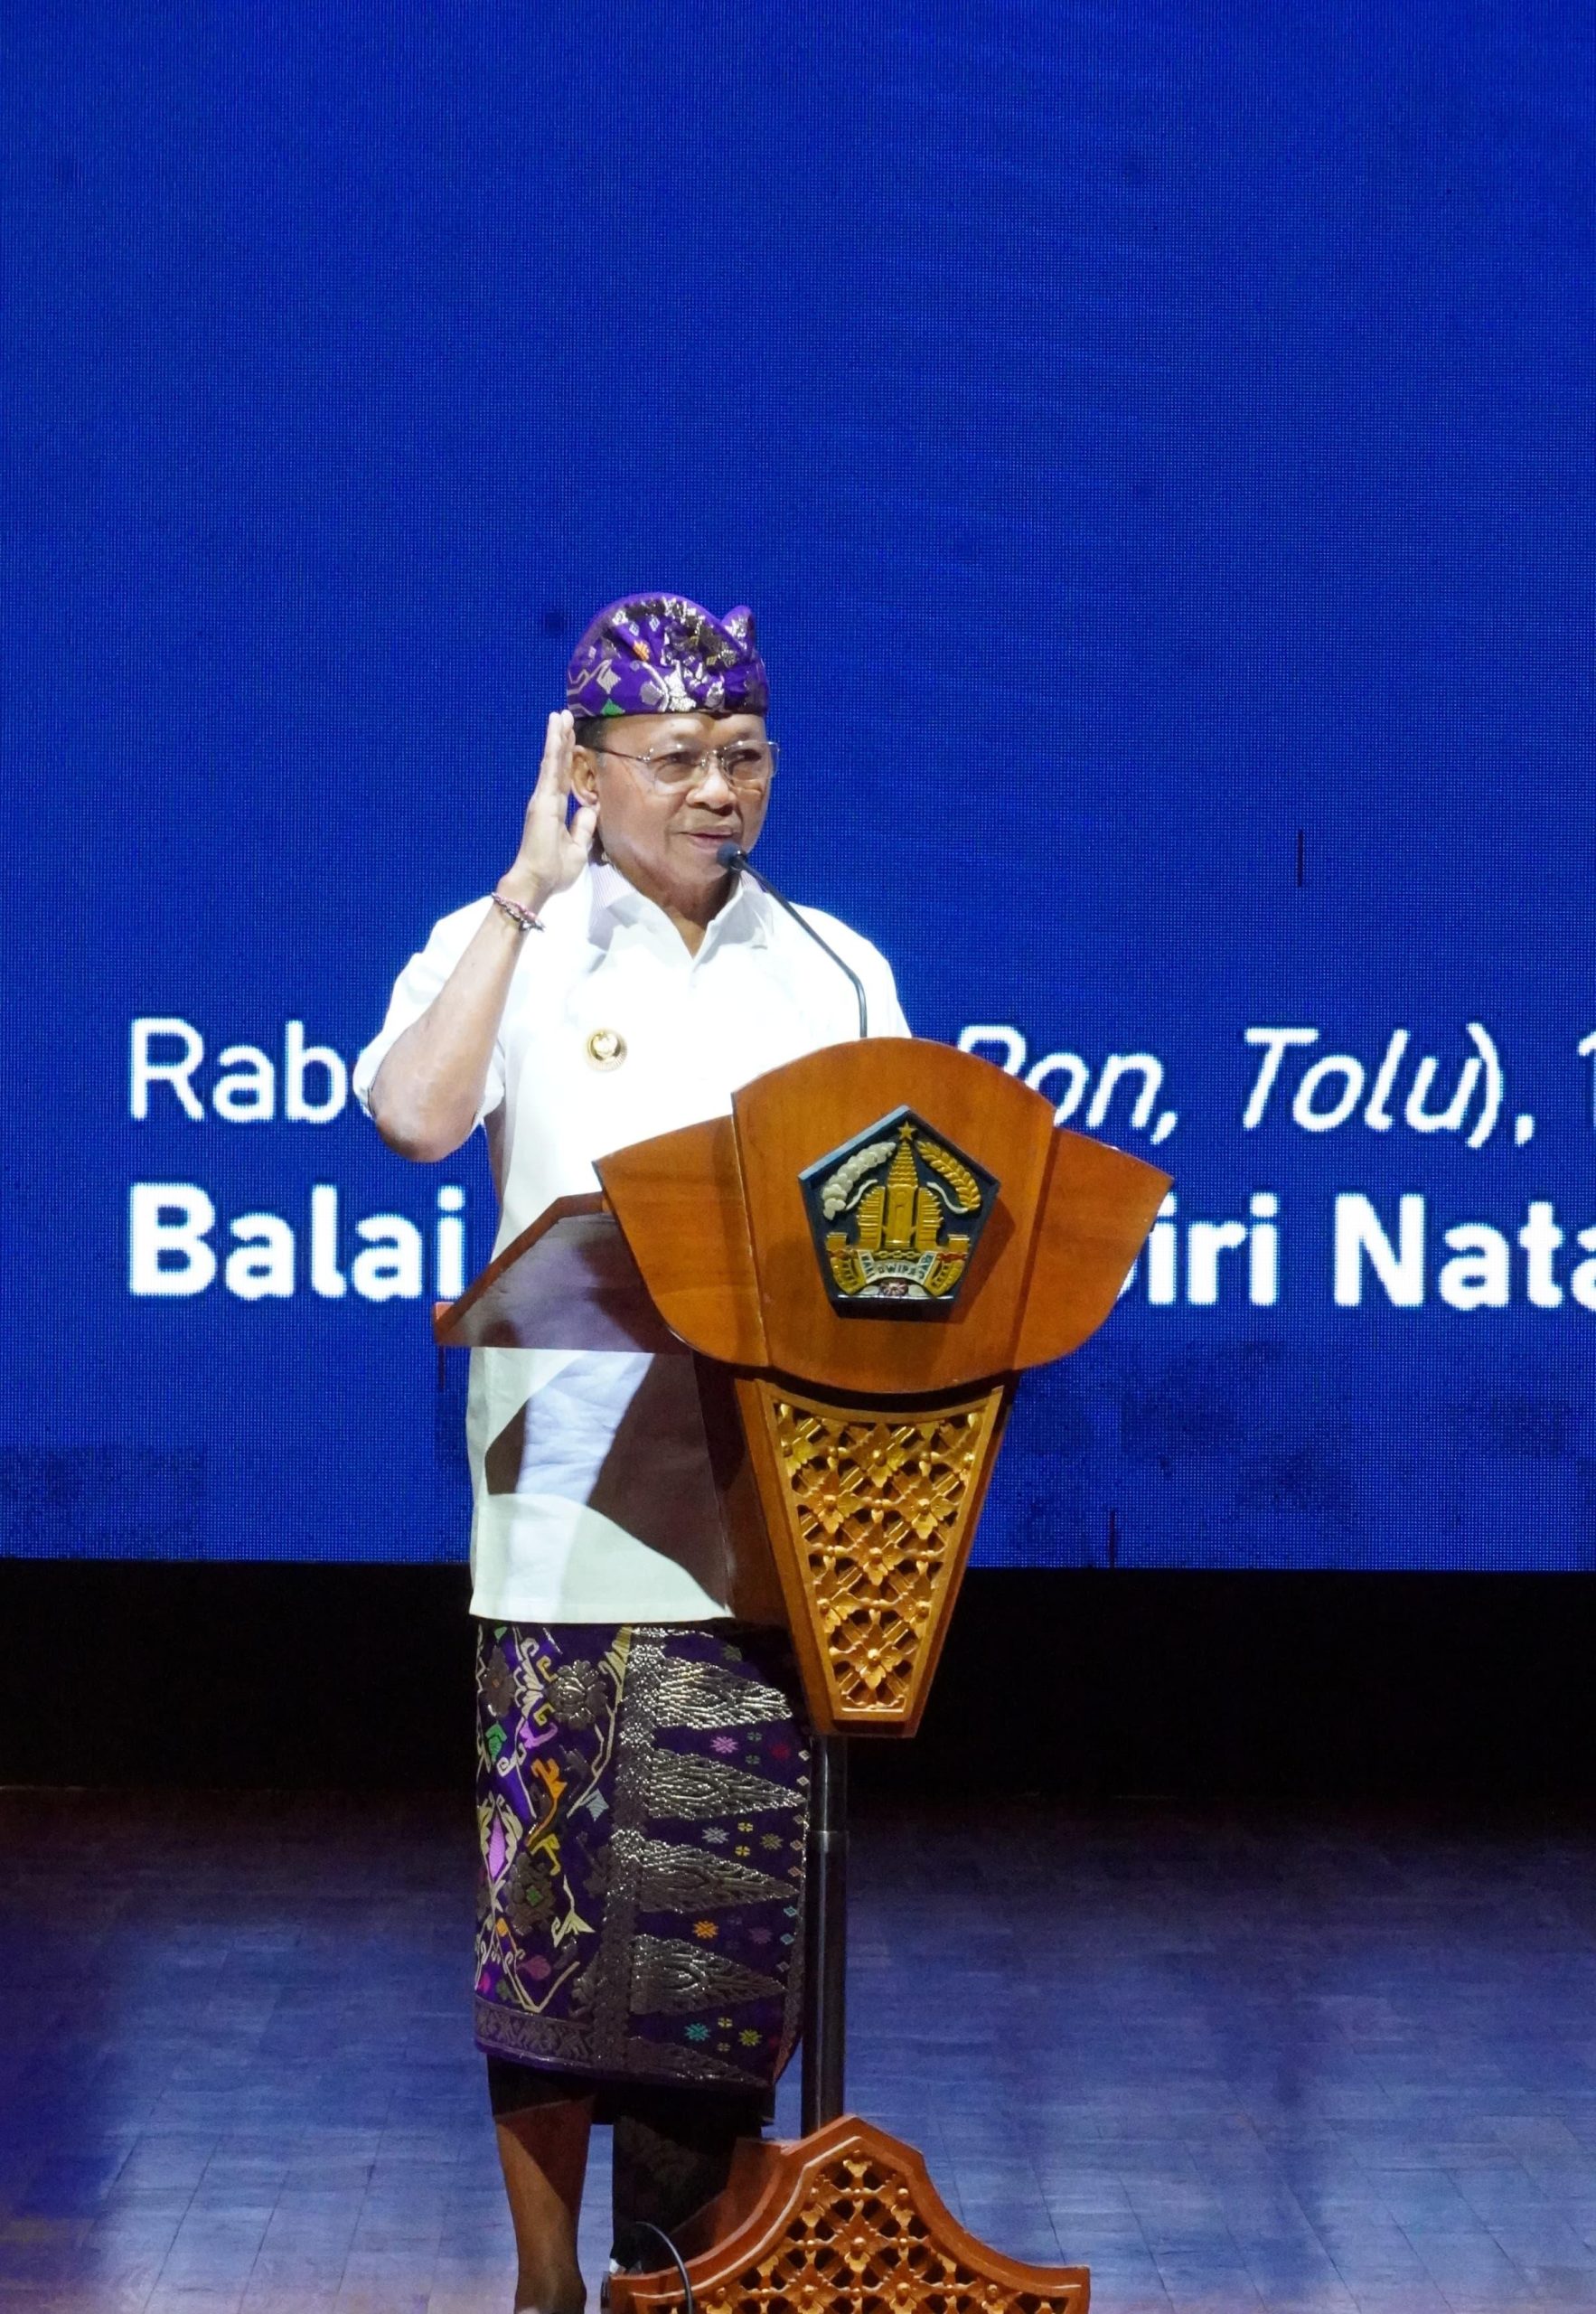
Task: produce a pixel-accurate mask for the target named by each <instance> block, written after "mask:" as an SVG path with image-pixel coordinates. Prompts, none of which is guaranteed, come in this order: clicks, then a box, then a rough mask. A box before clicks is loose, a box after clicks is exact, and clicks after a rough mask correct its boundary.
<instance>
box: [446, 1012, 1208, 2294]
mask: <svg viewBox="0 0 1596 2314" xmlns="http://www.w3.org/2000/svg"><path fill="white" fill-rule="evenodd" d="M597 1170H598V1174H599V1178H600V1180H601V1181H602V1182H603V1185H604V1190H603V1195H602V1197H599V1196H589V1197H579V1198H566V1199H560V1200H559V1201H558V1202H557V1203H556V1204H554V1205H553V1206H551V1207H550V1208H549V1210H548V1211H547V1212H546V1213H544V1214H542V1215H541V1216H540V1218H539V1219H538V1220H537V1221H535V1222H534V1223H533V1224H532V1225H531V1227H530V1228H529V1229H527V1230H525V1231H524V1232H523V1233H522V1235H521V1237H519V1238H518V1239H517V1240H516V1241H515V1243H514V1244H513V1245H512V1246H507V1247H506V1249H505V1250H504V1252H503V1253H502V1254H501V1255H500V1256H498V1257H497V1258H496V1259H495V1260H494V1261H493V1263H492V1264H491V1265H489V1267H488V1268H487V1269H486V1270H484V1271H483V1275H482V1276H481V1277H480V1278H478V1279H477V1280H476V1282H475V1283H474V1284H473V1285H472V1286H471V1288H470V1289H469V1291H468V1292H467V1293H465V1295H464V1296H463V1298H462V1299H461V1300H460V1301H458V1302H455V1303H446V1304H440V1305H439V1307H438V1310H437V1317H436V1322H435V1326H436V1332H437V1340H438V1341H439V1343H440V1344H442V1345H443V1346H445V1347H449V1348H453V1347H472V1348H484V1349H494V1348H538V1349H548V1350H561V1349H568V1350H582V1349H591V1350H599V1349H647V1350H666V1349H671V1350H681V1348H682V1346H683V1345H684V1344H685V1345H686V1347H687V1348H688V1349H690V1350H692V1351H693V1352H695V1353H696V1357H695V1359H694V1373H695V1377H696V1381H697V1389H698V1397H699V1408H700V1411H701V1414H702V1417H703V1423H704V1433H705V1440H706V1444H707V1446H708V1449H709V1462H710V1465H711V1468H712V1471H713V1473H714V1482H715V1500H716V1503H717V1505H718V1514H719V1518H720V1521H721V1527H722V1538H723V1541H724V1545H725V1547H726V1551H727V1554H728V1562H729V1565H730V1567H731V1569H732V1575H733V1583H732V1603H731V1604H732V1608H733V1612H734V1613H737V1614H738V1615H740V1616H746V1617H749V1618H751V1619H754V1620H766V1621H780V1622H784V1623H786V1624H787V1625H788V1627H789V1628H790V1630H791V1631H792V1633H793V1643H794V1647H795V1650H796V1652H797V1655H798V1659H799V1663H800V1667H801V1670H802V1673H803V1685H804V1691H805V1695H806V1698H807V1700H808V1706H809V1711H810V1715H811V1717H812V1722H813V1725H814V1729H815V1734H816V1743H815V1747H814V1752H813V1755H812V1785H811V1830H810V1869H809V1879H808V1904H807V1921H806V1935H805V1944H804V1967H805V2010H804V2020H805V2021H804V2048H803V2067H804V2071H803V2130H804V2134H803V2137H802V2138H801V2139H799V2140H796V2141H794V2142H793V2143H792V2144H790V2145H779V2144H770V2143H758V2144H755V2143H749V2144H747V2145H745V2146H744V2147H743V2148H742V2149H741V2150H740V2153H739V2157H738V2161H737V2167H736V2168H734V2171H733V2174H732V2178H731V2181H730V2183H729V2185H728V2188H727V2191H726V2193H725V2194H723V2195H722V2196H719V2198H718V2201H717V2202H715V2203H712V2204H711V2205H710V2206H709V2208H708V2209H707V2210H705V2211H703V2212H700V2213H699V2216H698V2218H696V2219H695V2220H694V2221H693V2222H692V2225H691V2226H690V2228H689V2229H685V2230H684V2234H683V2238H682V2240H681V2243H680V2246H681V2248H682V2250H683V2252H684V2254H686V2255H687V2257H688V2263H687V2273H688V2277H689V2279H690V2281H691V2283H692V2285H693V2292H694V2298H695V2300H696V2303H697V2305H698V2306H699V2308H700V2309H716V2314H733V2309H737V2308H741V2307H744V2306H749V2307H758V2308H759V2309H762V2314H788V2309H791V2310H792V2314H799V2309H803V2314H831V2309H844V2308H846V2309H850V2314H856V2309H857V2314H863V2309H866V2308H870V2309H874V2308H877V2307H882V2308H890V2309H893V2314H921V2309H937V2314H944V2309H945V2314H954V2309H959V2310H960V2314H962V2309H966V2308H971V2307H979V2308H981V2309H989V2314H999V2309H1009V2308H1013V2309H1021V2308H1023V2309H1026V2314H1039V2309H1044V2308H1053V2307H1058V2308H1065V2307H1068V2308H1069V2309H1072V2314H1080V2309H1084V2304H1085V2300H1086V2294H1087V2277H1086V2274H1085V2272H1084V2269H1083V2268H1080V2267H1039V2266H1026V2265H1019V2264H1017V2263H1015V2262H1013V2261H1011V2260H1008V2259H1005V2258H1002V2257H1001V2256H1000V2255H999V2254H998V2253H995V2252H992V2251H990V2250H987V2249H985V2248H983V2247H982V2245H981V2244H980V2243H975V2242H974V2241H973V2240H972V2237H971V2236H969V2235H968V2234H964V2233H963V2231H962V2228H961V2227H959V2226H958V2225H956V2224H955V2223H954V2221H953V2218H952V2217H951V2215H949V2213H948V2212H947V2211H946V2210H945V2209H944V2207H943V2206H942V2204H941V2203H940V2201H939V2200H938V2199H937V2197H936V2195H935V2193H934V2188H933V2187H932V2186H931V2184H930V2181H929V2180H928V2179H927V2178H926V2177H925V2169H924V2165H923V2164H922V2163H921V2162H920V2159H919V2156H918V2155H917V2154H915V2153H914V2152H913V2151H912V2150H911V2149H910V2148H908V2147H906V2146H903V2145H900V2144H898V2143H897V2140H893V2139H890V2138H888V2137H887V2136H886V2135H885V2134H884V2133H883V2132H882V2131H878V2130H875V2129H872V2128H871V2127H870V2126H869V2125H868V2123H865V2122H863V2121H858V2120H856V2119H853V2118H851V2117H849V2118H845V2117H843V2116H842V2112H841V2108H842V2102H843V2088H842V2083H843V2039H844V2029H843V2028H844V2018H843V1989H844V1971H843V1957H844V1932H845V1924H846V1907H845V1882H844V1872H845V1854H846V1821H845V1817H846V1792H845V1775H846V1750H845V1743H844V1739H845V1738H846V1737H847V1736H849V1735H913V1734H914V1732H915V1728H916V1727H917V1726H918V1725H919V1722H920V1717H921V1715H922V1713H923V1711H924V1709H925V1699H926V1697H927V1694H928V1692H929V1689H930V1685H931V1681H932V1679H933V1677H934V1673H935V1670H936V1664H937V1660H938V1657H939V1656H940V1654H941V1651H942V1646H943V1641H944V1638H945V1636H946V1632H947V1629H948V1623H949V1621H950V1618H951V1616H952V1613H953V1604H954V1601H955V1599H956V1597H957V1594H958V1590H959V1585H960V1581H961V1579H962V1575H963V1571H964V1566H965V1564H966V1561H967V1560H968V1558H969V1555H970V1546H971V1542H972V1538H973V1536H974V1531H975V1525H976V1521H977V1519H978V1518H979V1516H980V1511H981V1501H982V1500H983V1498H984V1496H985V1492H986V1488H987V1484H988V1482H989V1480H990V1476H991V1472H992V1468H993V1464H994V1463H995V1461H996V1458H997V1453H998V1449H999V1446H1000V1443H1001V1440H1002V1434H1003V1426H1004V1423H1005V1420H1006V1418H1007V1416H1008V1411H1009V1404H1010V1402H1011V1400H1012V1397H1013V1394H1014V1389H1015V1386H1016V1383H1017V1381H1018V1378H1019V1375H1020V1374H1021V1373H1022V1372H1023V1371H1024V1370H1025V1369H1026V1368H1027V1367H1030V1366H1040V1365H1044V1364H1046V1363H1047V1362H1048V1361H1049V1360H1050V1359H1056V1358H1062V1357H1065V1356H1066V1355H1067V1354H1068V1352H1069V1351H1071V1350H1075V1349H1078V1348H1079V1346H1080V1344H1081V1343H1082V1342H1084V1340H1086V1339H1087V1338H1088V1336H1089V1335H1091V1334H1093V1333H1094V1332H1095V1331H1096V1330H1097V1328H1098V1327H1099V1326H1100V1325H1101V1324H1102V1323H1103V1320H1104V1319H1105V1318H1106V1317H1107V1316H1108V1314H1109V1312H1110V1311H1111V1310H1112V1309H1113V1304H1114V1302H1115V1300H1116V1298H1117V1297H1118V1294H1119V1292H1120V1289H1121V1287H1122V1284H1123V1283H1124V1280H1125V1276H1126V1275H1127V1273H1128V1271H1129V1269H1130V1267H1131V1263H1132V1262H1133V1261H1134V1259H1135V1257H1136V1255H1137V1253H1138V1251H1139V1249H1140V1247H1141V1243H1142V1240H1143V1238H1144V1237H1146V1234H1147V1232H1148V1230H1149V1228H1150V1227H1151V1224H1152V1220H1153V1217H1154V1215H1155V1214H1156V1213H1157V1211H1158V1209H1159V1203H1160V1201H1161V1199H1162V1198H1163V1196H1164V1193H1165V1191H1166V1190H1167V1189H1168V1188H1169V1177H1168V1175H1166V1174H1164V1173H1161V1172H1159V1171H1157V1169H1156V1168H1155V1167H1153V1166H1150V1165H1145V1164H1143V1163H1141V1162H1140V1160H1138V1159H1136V1158H1133V1157H1127V1156H1125V1155H1123V1154H1122V1152H1120V1151H1118V1150H1114V1149H1111V1148H1108V1147H1106V1146H1105V1145H1104V1144H1103V1143H1101V1142H1096V1141H1092V1140H1089V1139H1086V1138H1084V1137H1083V1136H1081V1135H1079V1134H1076V1133H1067V1132H1064V1131H1062V1130H1060V1129H1059V1128H1057V1127H1056V1126H1055V1124H1054V1123H1053V1111H1052V1106H1051V1105H1050V1104H1049V1103H1048V1102H1047V1101H1046V1100H1045V1099H1043V1098H1042V1096H1040V1095H1039V1094H1037V1093H1033V1092H1031V1091H1029V1090H1028V1088H1027V1087H1026V1086H1023V1085H1021V1084H1020V1083H1019V1081H1018V1080H1017V1079H1016V1078H1014V1077H1009V1076H1006V1075H1005V1074H1004V1073H1003V1072H1002V1071H1001V1070H1000V1069H999V1068H994V1067H993V1066H992V1065H991V1064H990V1062H988V1061H983V1060H980V1059H977V1058H974V1057H973V1056H972V1055H971V1054H968V1053H961V1052H956V1051H954V1050H953V1049H951V1048H950V1047H948V1046H945V1045H936V1044H928V1043H923V1042H921V1041H919V1040H918V1039H908V1038H901V1039H899V1038H892V1039H887V1038H874V1039H869V1040H868V1041H862V1042H859V1043H853V1044H846V1045H837V1046H832V1047H830V1048H828V1049H825V1050H823V1051H821V1052H817V1053H812V1054H810V1055H808V1056H807V1057H806V1058H803V1059H802V1060H797V1061H793V1062H792V1063H790V1064H789V1065H788V1066H787V1067H785V1068H779V1069H775V1070H773V1071H772V1072H771V1074H770V1075H769V1076H767V1077H759V1078H757V1079H756V1081H755V1082H754V1083H753V1084H751V1085H749V1086H746V1087H745V1088H744V1089H743V1091H742V1092H740V1093H739V1094H737V1096H736V1098H735V1099H734V1101H733V1104H732V1114H731V1115H730V1116H729V1117H725V1118H717V1119H714V1120H712V1121H711V1122H709V1123H708V1124H696V1125H690V1126H688V1127H686V1128H685V1129H684V1130H683V1131H681V1132H678V1133H663V1134H662V1135H660V1136H659V1137H658V1138H657V1139H655V1140H652V1141H645V1142H641V1143H637V1144H636V1145H635V1146H634V1147H632V1148H629V1149H623V1150H619V1151H617V1152H615V1155H613V1156H611V1157H606V1158H605V1159H603V1160H602V1161H601V1162H600V1163H599V1166H598V1169H597ZM611 2292H612V2303H613V2304H614V2305H615V2306H616V2307H617V2308H621V2309H638V2314H643V2309H650V2314H652V2309H661V2314H665V2309H671V2314H675V2309H682V2308H683V2307H684V2294H683V2291H682V2288H681V2280H680V2278H679V2277H678V2275H677V2274H676V2272H674V2270H673V2269H672V2270H669V2271H662V2272H659V2273H653V2274H637V2275H616V2276H615V2277H613V2278H612V2284H611Z"/></svg>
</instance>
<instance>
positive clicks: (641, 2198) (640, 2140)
mask: <svg viewBox="0 0 1596 2314" xmlns="http://www.w3.org/2000/svg"><path fill="white" fill-rule="evenodd" d="M620 2094H621V2095H622V2097H623V2098H624V2103H623V2104H622V2105H621V2106H620V2107H619V2109H618V2110H617V2112H616V2114H615V2171H614V2193H613V2201H614V2206H615V2236H616V2239H617V2240H620V2239H621V2238H622V2237H623V2236H624V2234H625V2231H626V2229H627V2227H628V2226H632V2225H639V2224H643V2225H657V2226H658V2227H659V2228H660V2229H661V2231H662V2233H665V2234H671V2235H674V2234H675V2232H676V2229H677V2227H678V2226H679V2225H681V2222H682V2220H683V2219H684V2218H688V2217H690V2216H691V2215H692V2214H693V2212H694V2211H695V2210H697V2209H701V2208H702V2207H703V2206H704V2204H705V2203H706V2202H707V2201H709V2200H711V2199H712V2198H713V2196H715V2195H716V2194H718V2192H719V2191H720V2189H721V2187H723V2186H724V2185H725V2183H726V2180H727V2178H728V2173H729V2172H730V2169H731V2157H732V2154H733V2152H734V2151H735V2149H736V2147H737V2140H738V2139H739V2138H744V2137H758V2136H759V2135H760V2133H761V2131H762V2130H763V2128H764V2125H765V2107H766V2103H767V2099H766V2097H765V2093H764V2092H763V2091H756V2092H754V2093H753V2094H751V2095H749V2094H746V2093H744V2092H742V2091H740V2090H730V2091H728V2090H721V2089H697V2088H682V2089H664V2088H659V2089H654V2088H643V2087H641V2086H640V2087H638V2088H628V2089H626V2090H624V2091H623V2092H622V2093H620ZM638 2248H639V2255H640V2256H641V2257H642V2258H643V2261H644V2262H645V2263H646V2264H647V2265H650V2266H653V2265H661V2264H663V2263H664V2262H665V2261H664V2253H663V2252H662V2250H661V2249H660V2247H659V2244H658V2243H650V2244H646V2245H644V2244H639V2245H638Z"/></svg>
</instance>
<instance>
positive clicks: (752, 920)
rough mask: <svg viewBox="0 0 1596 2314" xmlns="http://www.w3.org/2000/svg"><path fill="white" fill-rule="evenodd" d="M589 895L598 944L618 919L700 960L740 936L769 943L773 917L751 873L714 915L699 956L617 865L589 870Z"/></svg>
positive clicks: (591, 933)
mask: <svg viewBox="0 0 1596 2314" xmlns="http://www.w3.org/2000/svg"><path fill="white" fill-rule="evenodd" d="M586 872H587V880H588V887H589V896H588V918H587V921H588V932H587V936H588V939H589V940H590V941H591V942H592V944H593V945H594V946H595V947H596V948H607V947H608V946H609V945H610V940H611V936H612V934H613V932H614V930H615V927H616V926H617V925H623V924H624V925H628V926H631V925H635V926H636V927H638V928H639V929H640V930H642V931H643V932H644V933H646V934H647V935H648V936H650V937H651V938H652V939H653V940H655V941H657V942H659V943H660V944H661V945H664V944H665V943H669V944H670V949H671V950H674V951H678V952H680V954H681V956H682V957H683V958H684V959H686V960H687V961H688V962H690V963H693V964H699V963H701V962H702V961H703V959H704V958H705V957H706V956H709V955H713V953H714V952H715V950H716V949H717V948H724V947H725V946H726V945H727V943H728V941H737V942H740V943H743V944H745V945H747V946H749V947H756V948H763V947H766V946H768V945H769V941H770V923H769V917H768V913H767V910H766V908H765V905H764V901H765V895H764V894H763V892H761V891H760V889H759V888H758V886H757V885H756V883H755V882H754V880H753V879H752V878H751V877H748V876H739V877H738V878H737V886H736V889H734V890H733V892H732V895H731V898H729V899H728V901H727V903H726V906H725V907H724V908H722V909H721V910H720V913H719V914H718V916H716V917H712V918H711V920H710V923H709V929H708V931H707V932H706V933H705V935H704V941H703V945H702V946H701V947H700V948H699V953H698V955H697V956H695V957H689V956H688V951H687V947H686V944H685V943H684V942H683V940H682V937H681V934H680V933H679V932H678V931H677V929H676V927H675V926H674V925H673V924H672V923H671V919H670V917H668V916H667V915H666V914H665V911H664V909H663V908H661V907H659V906H658V905H657V904H656V903H655V902H654V901H653V900H651V899H649V898H647V897H646V895H645V894H643V893H642V892H640V891H639V890H638V889H637V887H636V885H635V884H629V883H628V882H627V880H626V879H625V877H624V876H623V875H622V873H621V871H620V870H619V869H618V868H615V867H613V866H612V865H611V863H610V862H609V861H607V860H605V861H599V862H598V863H597V864H596V866H594V867H591V868H589V869H588V870H587V871H586Z"/></svg>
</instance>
